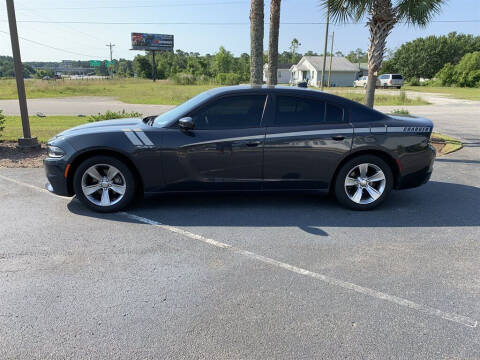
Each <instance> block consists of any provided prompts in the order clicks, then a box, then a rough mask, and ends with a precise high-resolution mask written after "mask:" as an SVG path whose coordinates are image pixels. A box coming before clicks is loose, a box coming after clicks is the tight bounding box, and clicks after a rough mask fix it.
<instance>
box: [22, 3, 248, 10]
mask: <svg viewBox="0 0 480 360" xmlns="http://www.w3.org/2000/svg"><path fill="white" fill-rule="evenodd" d="M234 4H247V5H248V2H245V1H220V2H205V3H176V4H155V5H121V6H89V7H53V8H36V9H32V8H28V9H29V10H95V9H137V8H159V7H179V6H210V5H215V6H218V5H234ZM25 9H27V8H25ZM18 10H19V11H20V10H24V8H21V9H18Z"/></svg>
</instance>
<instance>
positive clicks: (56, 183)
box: [43, 158, 73, 196]
mask: <svg viewBox="0 0 480 360" xmlns="http://www.w3.org/2000/svg"><path fill="white" fill-rule="evenodd" d="M66 165H67V164H66V163H65V161H64V160H62V159H52V158H46V159H44V160H43V167H44V169H45V175H46V176H47V180H48V183H47V184H45V187H46V188H47V190H48V191H50V192H52V193H55V194H57V195H61V196H72V195H73V193H72V191H71V190H69V188H68V181H67V179H66V178H65V167H66Z"/></svg>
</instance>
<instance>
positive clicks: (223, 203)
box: [68, 181, 480, 236]
mask: <svg viewBox="0 0 480 360" xmlns="http://www.w3.org/2000/svg"><path fill="white" fill-rule="evenodd" d="M479 200H480V188H477V187H473V186H468V185H461V184H453V183H447V182H438V181H431V182H429V183H427V184H426V185H424V186H422V187H419V188H416V189H410V190H403V191H393V192H392V193H391V195H390V198H389V199H388V200H387V201H386V202H385V203H384V204H382V206H380V207H379V208H377V209H374V210H372V211H363V212H362V211H360V212H359V211H351V210H347V209H344V208H342V207H340V206H339V205H338V204H337V203H336V201H335V200H334V199H332V198H331V197H330V196H327V195H325V194H298V193H297V194H291V193H274V194H271V193H267V194H251V193H250V194H177V195H173V194H171V195H156V196H150V197H148V198H146V199H145V200H143V201H142V202H140V203H138V204H137V205H136V206H135V207H132V208H130V209H127V212H128V213H130V214H135V215H138V216H141V217H145V218H148V219H150V220H154V221H157V222H159V223H162V224H167V225H171V226H178V227H189V226H196V227H217V226H219V227H221V226H225V227H229V226H231V227H242V226H245V227H298V228H300V229H302V230H303V231H305V232H308V233H310V234H313V235H318V236H328V234H327V232H326V231H324V230H322V228H324V227H347V228H348V227H442V226H479V225H480V217H479V216H478V214H480V201H479ZM68 209H69V210H70V211H71V212H72V213H74V214H77V215H81V216H89V217H95V218H102V219H105V220H111V221H122V222H132V223H134V222H138V223H140V222H139V221H135V220H134V219H132V218H129V217H127V216H125V215H122V214H100V213H95V212H93V211H90V210H88V209H86V208H85V207H84V206H83V205H81V204H80V203H79V201H78V200H75V199H74V200H72V201H71V202H70V203H69V204H68Z"/></svg>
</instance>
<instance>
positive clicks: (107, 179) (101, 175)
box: [73, 156, 136, 212]
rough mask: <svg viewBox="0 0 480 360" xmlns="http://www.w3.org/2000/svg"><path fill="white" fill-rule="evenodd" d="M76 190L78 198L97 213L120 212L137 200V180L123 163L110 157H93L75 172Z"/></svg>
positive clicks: (74, 183)
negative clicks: (135, 198)
mask: <svg viewBox="0 0 480 360" xmlns="http://www.w3.org/2000/svg"><path fill="white" fill-rule="evenodd" d="M73 187H74V190H75V194H76V196H77V197H78V199H79V200H80V201H81V202H82V203H83V204H84V205H86V206H88V207H89V208H90V209H92V210H95V211H98V212H113V211H118V210H121V209H123V208H124V207H126V206H127V205H129V204H130V203H131V202H132V200H133V199H134V197H135V192H136V191H135V188H136V183H135V177H134V176H133V173H132V171H131V170H130V169H129V168H128V166H127V165H125V164H124V163H123V162H122V161H120V160H118V159H117V158H114V157H111V156H94V157H91V158H89V159H87V160H85V161H84V162H82V163H81V164H80V166H79V167H78V168H77V170H76V171H75V175H74V178H73Z"/></svg>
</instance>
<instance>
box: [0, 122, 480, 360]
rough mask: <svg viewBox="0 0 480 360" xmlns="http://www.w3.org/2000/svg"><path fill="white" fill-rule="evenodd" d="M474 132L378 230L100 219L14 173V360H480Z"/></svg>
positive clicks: (227, 210)
mask: <svg viewBox="0 0 480 360" xmlns="http://www.w3.org/2000/svg"><path fill="white" fill-rule="evenodd" d="M457 115H458V112H457ZM442 119H443V118H442V116H440V115H439V116H438V124H439V125H440V128H441V127H442V126H444V127H445V128H447V127H448V126H451V125H450V122H443V120H442ZM458 121H459V124H463V125H462V127H461V129H462V130H458V133H457V134H454V133H452V134H451V135H457V136H460V137H461V138H462V139H463V140H464V141H466V142H467V144H466V147H465V148H464V149H463V150H461V151H459V152H457V153H453V154H451V155H447V156H445V157H442V158H439V159H438V160H437V162H436V164H435V170H434V175H433V178H432V180H431V181H430V182H429V183H428V184H426V185H425V186H423V187H421V188H418V189H411V190H406V191H399V192H393V193H392V196H391V197H390V199H389V201H388V202H387V203H385V204H384V206H382V207H381V208H379V209H377V210H375V211H371V212H362V213H359V212H353V211H348V210H345V209H343V208H341V207H339V206H338V205H337V204H336V202H335V201H334V200H332V199H330V198H329V197H327V196H314V195H311V194H310V195H298V194H297V195H295V194H285V195H274V194H265V195H254V194H253V195H215V196H212V195H188V196H187V195H184V196H157V197H153V198H148V199H146V200H145V201H143V202H142V203H140V204H138V205H137V206H135V207H133V208H131V209H129V210H128V211H126V212H124V213H117V214H109V215H99V214H96V213H92V212H90V211H88V210H86V209H85V208H83V207H82V206H81V205H80V203H79V202H78V201H77V200H76V199H70V198H61V197H56V196H53V195H51V194H49V193H48V192H47V191H45V190H43V185H44V182H45V179H44V175H43V170H42V169H0V204H1V205H0V219H1V223H0V224H1V227H0V343H1V346H0V358H2V359H3V358H6V359H9V358H15V359H16V358H25V359H30V358H39V359H40V358H41V359H48V358H79V359H88V358H95V359H105V358H123V359H137V358H139V359H145V358H155V359H157V358H172V359H173V358H175V359H182V358H198V359H203V358H205V359H227V358H228V359H269V358H282V359H313V358H325V359H343V358H358V359H374V358H375V359H393V358H395V359H417V358H418V359H420V358H426V359H480V324H479V322H478V321H480V246H479V239H480V216H479V214H480V203H479V199H480V187H479V185H478V182H477V181H476V179H479V178H480V140H479V138H480V136H479V134H480V132H477V130H478V124H477V122H473V121H471V119H469V118H468V117H465V118H460V119H459V120H458ZM461 121H464V123H462V122H461ZM436 124H437V123H436ZM469 126H470V127H469ZM452 129H454V127H452ZM457 129H460V127H457Z"/></svg>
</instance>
